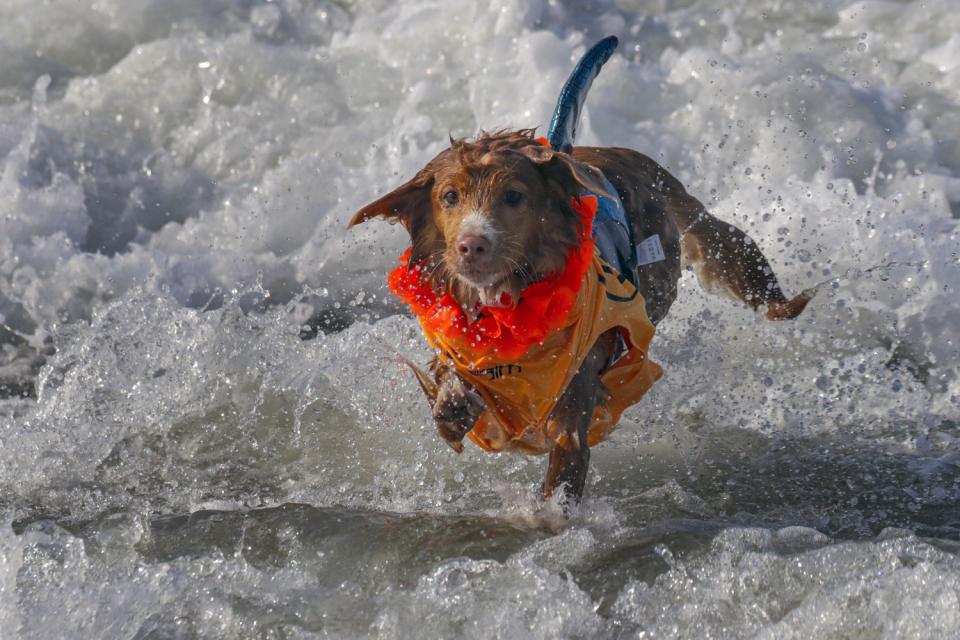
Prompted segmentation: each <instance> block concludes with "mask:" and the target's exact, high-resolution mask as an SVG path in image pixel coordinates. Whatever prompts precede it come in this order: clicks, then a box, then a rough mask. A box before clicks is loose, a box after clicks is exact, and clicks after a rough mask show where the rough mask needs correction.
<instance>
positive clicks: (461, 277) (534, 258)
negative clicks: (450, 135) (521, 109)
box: [350, 130, 604, 309]
mask: <svg viewBox="0 0 960 640" xmlns="http://www.w3.org/2000/svg"><path fill="white" fill-rule="evenodd" d="M584 190H589V191H593V192H595V193H602V192H604V187H603V183H602V178H601V177H600V174H599V172H598V171H596V169H593V168H592V167H590V166H588V165H585V164H582V163H578V162H576V161H575V160H573V158H572V157H571V156H570V155H568V154H565V153H559V152H555V151H553V150H552V149H551V148H550V147H547V146H544V145H542V144H540V143H539V142H538V141H536V140H535V139H534V132H533V130H521V131H515V132H499V133H493V134H482V135H481V136H480V137H479V138H477V139H476V140H474V141H467V140H451V145H450V148H449V149H446V150H445V151H443V152H442V153H440V154H439V155H438V156H437V157H436V158H434V159H433V160H431V161H430V162H429V163H427V166H426V167H424V168H423V169H422V170H421V171H420V172H418V173H417V175H416V176H414V177H413V179H411V180H410V181H409V182H407V183H406V184H403V185H401V186H400V187H398V188H397V189H395V190H394V191H392V192H390V193H388V194H387V195H385V196H383V197H382V198H380V199H379V200H377V201H375V202H373V203H371V204H369V205H367V206H365V207H364V208H362V209H361V210H360V211H358V212H357V213H356V215H354V217H353V219H352V220H351V222H350V225H351V226H353V225H355V224H359V223H361V222H363V221H365V220H367V219H369V218H371V217H374V216H384V217H386V218H388V219H391V220H394V221H397V220H398V221H400V222H401V223H402V224H403V225H404V226H405V227H406V229H407V231H408V232H409V233H410V237H411V241H412V245H413V256H412V260H413V261H421V260H422V261H424V262H425V264H426V265H427V273H429V274H430V277H431V280H432V282H433V284H434V286H435V287H436V288H443V289H446V290H449V291H451V292H452V293H453V294H454V296H455V297H456V298H457V299H458V300H459V301H460V303H461V304H463V305H464V307H465V308H468V309H469V308H472V306H473V305H474V304H475V303H476V302H477V301H480V302H481V303H483V304H485V305H488V306H504V305H509V304H513V303H515V302H516V300H517V298H518V295H519V292H520V291H521V290H522V289H523V288H524V287H525V286H526V285H528V284H530V283H531V282H533V281H534V280H536V279H539V278H541V277H543V276H546V275H550V274H552V273H555V272H557V271H559V270H561V269H562V268H563V266H564V263H565V260H566V257H567V254H568V252H569V249H570V247H571V246H573V245H575V244H576V243H577V242H578V240H579V235H580V221H579V218H578V216H577V214H576V212H575V211H574V210H573V208H572V205H571V198H572V197H577V196H579V195H580V194H581V193H582V192H583V191H584ZM505 294H506V295H505Z"/></svg>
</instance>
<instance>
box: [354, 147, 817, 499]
mask: <svg viewBox="0 0 960 640" xmlns="http://www.w3.org/2000/svg"><path fill="white" fill-rule="evenodd" d="M604 177H605V178H606V179H607V180H609V181H610V183H611V184H612V185H613V187H614V189H615V190H616V192H617V194H618V195H619V197H620V199H621V201H622V202H623V206H624V209H625V210H626V212H627V216H628V218H629V221H630V224H631V226H632V227H633V236H634V238H636V239H637V241H640V240H643V239H645V238H648V237H650V236H652V235H654V234H658V235H659V237H660V241H661V244H662V245H663V250H664V253H665V255H666V259H665V260H662V261H659V262H654V263H651V264H648V265H645V266H642V267H640V268H639V270H638V275H639V277H638V283H639V290H640V293H641V295H643V297H644V300H645V301H646V309H647V315H648V316H649V317H650V320H651V321H652V322H653V323H654V324H657V323H658V322H660V321H661V320H662V319H663V318H664V316H666V314H667V311H669V309H670V305H672V304H673V301H674V300H675V299H676V296H677V282H678V280H679V279H680V273H681V269H682V268H684V267H687V266H689V267H690V268H692V269H693V270H694V271H695V272H696V273H697V276H698V278H699V281H700V283H701V285H702V286H703V287H704V288H705V289H707V290H708V291H711V292H715V293H722V294H725V295H727V296H729V297H731V298H733V299H734V300H737V301H740V302H742V303H744V304H746V305H748V306H750V307H751V308H753V309H761V308H764V309H765V311H766V316H767V318H769V319H771V320H785V319H790V318H794V317H796V316H797V315H799V314H800V313H801V312H802V311H803V309H804V307H805V306H806V304H807V302H809V300H810V299H811V297H812V292H810V291H805V292H803V293H801V294H799V295H797V296H795V297H794V298H792V299H788V298H786V296H784V294H783V291H782V290H781V288H780V284H779V283H778V282H777V278H776V276H775V275H774V273H773V269H772V268H771V267H770V264H769V262H768V261H767V259H766V258H765V257H764V255H763V253H762V252H761V251H760V248H759V247H758V246H757V244H756V243H755V242H753V240H752V239H750V238H749V237H748V236H747V235H746V234H745V233H743V231H741V230H740V229H738V228H737V227H735V226H733V225H731V224H729V223H727V222H723V221H721V220H718V219H717V218H714V217H713V216H712V215H710V214H709V213H708V212H707V211H706V209H705V208H704V206H703V205H702V204H701V203H700V202H699V201H698V200H697V199H696V198H694V197H692V196H690V195H689V194H688V193H687V192H686V190H685V189H684V188H683V185H681V184H680V182H679V181H678V180H677V179H676V178H674V177H673V176H672V175H670V173H668V172H667V171H666V170H665V169H664V168H663V167H661V166H660V165H658V164H657V163H656V162H654V161H653V160H652V159H650V158H648V157H647V156H645V155H643V154H640V153H637V152H636V151H632V150H630V149H623V148H615V147H603V148H598V147H576V148H574V150H573V153H572V154H567V153H562V152H558V151H554V150H552V149H551V148H550V147H547V146H545V145H543V144H541V143H540V142H539V141H537V140H536V139H535V137H534V131H533V130H531V129H523V130H519V131H499V132H495V133H483V134H481V135H480V136H479V137H478V138H477V139H476V140H473V141H468V140H465V139H460V140H452V139H451V144H450V148H449V149H446V150H444V151H442V152H441V153H440V154H439V155H437V157H435V158H434V159H433V160H431V161H430V162H428V163H427V165H426V166H425V167H424V168H423V169H422V170H420V171H419V172H418V173H417V174H416V175H415V176H414V177H413V178H412V179H411V180H410V181H409V182H407V183H405V184H403V185H401V186H400V187H398V188H397V189H395V190H394V191H392V192H390V193H388V194H387V195H385V196H383V197H382V198H380V199H379V200H376V201H375V202H373V203H371V204H369V205H367V206H365V207H363V208H362V209H361V210H360V211H358V212H357V213H356V215H355V216H354V217H353V219H352V221H351V223H350V224H351V226H353V225H355V224H359V223H361V222H363V221H365V220H367V219H369V218H371V217H374V216H383V217H385V218H388V219H390V220H393V221H399V222H401V223H402V224H403V225H404V226H405V227H406V229H407V231H408V232H409V233H410V238H411V242H412V248H413V254H412V257H411V260H412V261H421V260H422V261H423V262H424V263H425V265H426V272H427V273H428V276H429V279H430V282H431V285H432V286H433V287H434V289H436V290H437V291H450V292H451V293H452V295H453V296H454V298H455V299H456V300H457V301H458V302H459V303H460V305H461V306H462V307H463V309H464V311H465V312H466V313H467V314H468V316H469V317H473V315H472V314H474V313H475V311H476V310H477V309H478V307H479V306H480V305H484V306H509V305H511V304H515V303H516V301H517V300H518V299H519V297H520V294H521V292H522V291H523V289H524V288H526V287H527V286H528V285H530V284H531V283H533V282H535V281H537V280H539V279H541V278H543V277H545V276H547V275H550V274H553V273H556V272H558V271H560V270H562V269H563V267H564V265H565V262H566V258H567V255H568V253H569V252H570V249H571V248H572V247H573V246H574V245H575V244H576V243H577V242H578V241H579V237H580V233H579V232H580V224H581V223H580V221H579V218H578V216H577V214H576V212H575V211H574V210H573V207H572V204H571V202H572V198H575V197H579V196H580V195H581V194H582V193H583V192H584V191H591V192H593V193H603V194H606V188H605V186H604V181H603V178H604ZM615 331H616V330H612V331H609V332H607V333H606V334H604V335H603V336H601V337H600V339H599V340H598V341H597V343H596V344H595V345H594V346H593V348H592V349H591V351H590V353H589V354H588V356H587V358H586V360H585V361H584V362H583V364H582V365H581V366H580V369H579V370H578V371H577V373H576V375H575V376H574V377H573V379H572V381H571V382H570V385H569V386H568V387H567V389H566V391H565V392H564V394H563V396H562V397H561V398H560V400H559V402H558V403H557V406H556V408H555V409H554V411H553V413H552V415H551V417H550V420H551V421H556V422H557V423H558V425H559V426H560V427H561V429H562V430H558V431H556V433H566V434H567V436H568V437H567V438H564V439H563V440H564V442H563V444H562V445H560V444H557V445H554V447H553V450H552V451H551V452H550V461H549V464H548V467H547V475H546V479H545V480H544V484H543V492H544V495H545V496H547V497H548V496H550V495H552V494H553V493H554V491H556V490H557V489H558V488H560V487H561V486H562V487H564V490H565V496H566V499H567V500H568V502H576V501H578V500H579V498H580V496H581V495H582V494H583V487H584V483H585V481H586V475H587V468H588V463H589V459H590V450H589V448H588V447H587V444H586V442H587V437H586V436H587V430H588V428H589V426H590V417H591V416H592V415H593V410H594V407H595V406H596V405H597V404H598V403H601V402H604V401H605V400H606V397H607V392H606V389H604V388H603V385H602V383H601V381H600V375H601V373H602V372H603V370H604V369H605V368H606V367H607V366H608V365H609V364H610V362H611V361H612V359H613V358H614V357H615V352H616V349H617V340H616V334H615ZM431 372H432V374H433V376H434V384H432V385H431V384H425V381H423V380H421V384H422V385H423V386H424V390H425V391H427V393H428V396H430V398H431V402H432V404H433V417H434V419H435V421H436V423H437V428H438V431H439V433H440V435H441V437H442V438H443V439H444V440H446V441H447V442H448V444H450V445H451V446H452V447H454V449H455V450H457V451H460V450H461V449H462V446H463V445H462V440H463V438H464V436H465V435H466V434H467V432H469V430H470V429H471V428H472V426H473V424H474V422H475V421H476V419H477V417H478V416H479V415H480V414H481V413H482V412H483V410H484V406H483V400H482V399H481V398H480V396H479V394H477V393H476V392H475V391H473V390H472V389H471V388H470V386H469V384H468V383H466V381H464V380H463V379H462V378H460V376H458V375H457V373H456V371H455V370H454V369H452V368H451V367H448V366H446V365H445V364H444V363H443V362H441V361H440V360H439V359H436V358H435V359H434V360H433V362H432V363H431Z"/></svg>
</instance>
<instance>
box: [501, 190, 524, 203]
mask: <svg viewBox="0 0 960 640" xmlns="http://www.w3.org/2000/svg"><path fill="white" fill-rule="evenodd" d="M521 200H523V194H522V193H520V192H519V191H514V190H513V189H509V190H508V191H507V192H506V193H505V194H503V201H504V202H506V203H507V204H510V205H514V204H520V201H521Z"/></svg>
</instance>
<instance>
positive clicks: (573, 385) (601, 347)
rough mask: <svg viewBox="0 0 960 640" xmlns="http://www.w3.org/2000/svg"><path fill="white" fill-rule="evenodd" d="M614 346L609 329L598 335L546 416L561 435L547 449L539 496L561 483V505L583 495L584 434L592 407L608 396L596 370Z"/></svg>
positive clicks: (587, 451) (549, 493) (586, 458)
mask: <svg viewBox="0 0 960 640" xmlns="http://www.w3.org/2000/svg"><path fill="white" fill-rule="evenodd" d="M615 346H616V338H615V334H614V333H613V332H607V333H606V334H604V335H603V336H600V339H599V340H598V341H597V343H596V344H595V345H594V346H593V348H592V349H591V350H590V353H589V354H587V358H586V360H584V362H583V364H582V365H580V369H579V370H578V371H577V373H576V375H574V376H573V379H572V380H571V381H570V385H569V386H568V387H567V390H566V391H564V393H563V396H561V397H560V401H559V402H558V403H557V406H556V407H555V408H554V410H553V413H552V414H551V416H550V422H551V424H550V432H551V433H552V434H556V435H557V436H561V437H560V438H559V440H558V441H557V442H556V443H555V444H554V445H553V449H551V450H550V462H549V463H548V465H547V477H546V478H545V479H544V481H543V496H544V497H545V498H549V497H550V496H552V495H553V493H554V491H556V490H557V489H559V488H560V487H561V486H563V487H564V490H565V494H564V502H565V504H564V506H565V507H566V506H567V505H569V504H576V503H578V502H579V501H580V498H581V496H583V487H584V485H585V484H586V481H587V469H588V468H589V465H590V447H589V446H588V445H587V435H588V432H589V431H590V422H591V420H592V419H593V409H594V407H596V406H597V402H598V401H603V400H605V399H606V398H607V397H608V395H607V390H606V389H605V388H604V386H603V383H602V382H601V380H600V372H601V371H602V370H603V369H604V368H605V367H606V366H607V363H608V362H609V361H610V357H611V354H612V353H613V350H614V349H615ZM564 436H565V437H564Z"/></svg>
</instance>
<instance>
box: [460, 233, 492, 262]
mask: <svg viewBox="0 0 960 640" xmlns="http://www.w3.org/2000/svg"><path fill="white" fill-rule="evenodd" d="M491 247H492V244H491V242H490V240H489V239H487V238H485V237H484V236H472V235H471V236H464V237H462V238H460V240H458V241H457V253H459V254H460V257H461V258H463V259H464V260H471V259H474V258H485V257H486V256H488V255H489V254H490V249H491Z"/></svg>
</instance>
